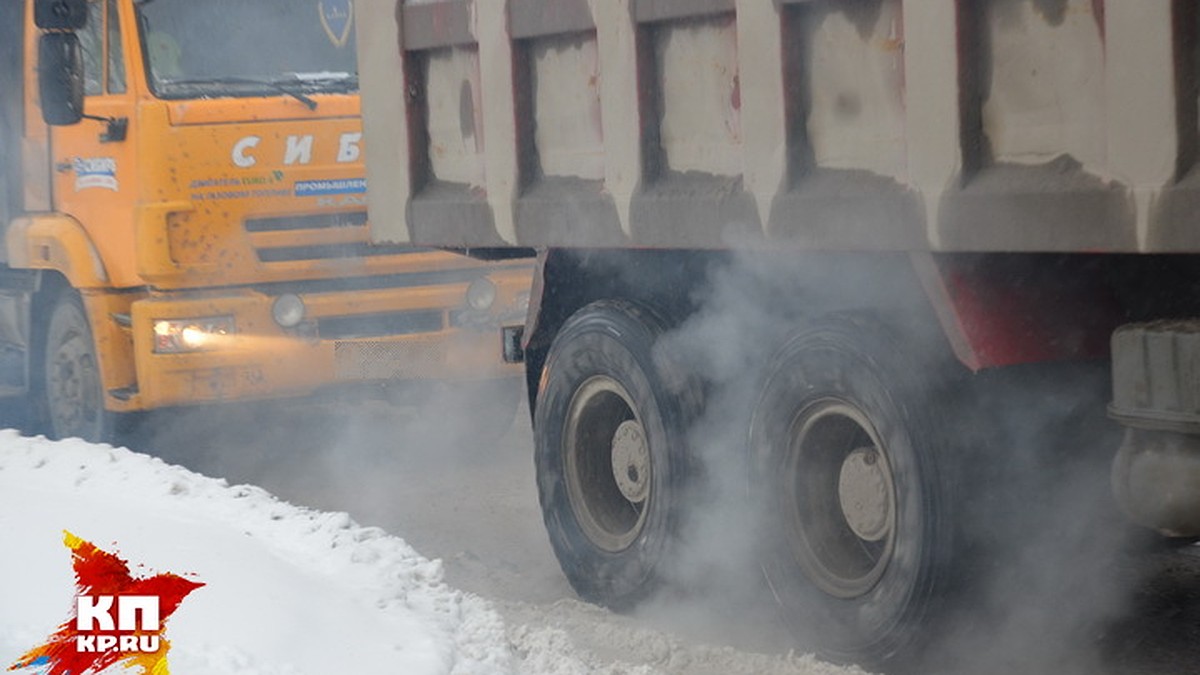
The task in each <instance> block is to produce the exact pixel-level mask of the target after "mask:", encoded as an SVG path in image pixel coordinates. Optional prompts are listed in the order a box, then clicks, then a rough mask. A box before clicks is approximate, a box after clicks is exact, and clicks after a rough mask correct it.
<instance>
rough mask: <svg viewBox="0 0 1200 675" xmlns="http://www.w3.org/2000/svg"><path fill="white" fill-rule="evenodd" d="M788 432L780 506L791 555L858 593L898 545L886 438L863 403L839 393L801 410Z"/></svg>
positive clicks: (841, 588)
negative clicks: (848, 400) (843, 398)
mask: <svg viewBox="0 0 1200 675" xmlns="http://www.w3.org/2000/svg"><path fill="white" fill-rule="evenodd" d="M788 438H789V441H788V447H787V460H786V466H785V467H784V473H783V476H782V478H781V480H782V481H783V492H782V494H783V503H782V504H781V506H782V507H783V508H784V510H785V516H786V517H785V521H784V522H785V523H786V525H785V527H786V532H785V534H786V535H787V537H788V539H789V541H790V545H791V548H792V551H793V555H794V556H795V559H796V563H797V564H798V565H799V566H800V567H801V569H802V570H803V571H804V573H805V575H806V576H807V577H808V578H809V579H810V580H811V581H812V582H813V583H814V584H816V585H817V586H818V587H819V588H820V589H821V590H823V591H825V592H826V593H829V594H830V595H833V596H835V597H840V598H854V597H859V596H862V595H864V594H866V593H868V592H869V591H870V590H871V589H872V588H874V586H875V584H876V583H877V582H878V581H879V579H880V577H882V576H883V573H884V571H885V570H886V569H887V566H888V563H889V562H890V561H891V558H892V553H893V551H894V549H895V539H896V508H895V503H896V492H895V487H894V484H893V480H892V472H891V467H890V466H889V464H888V460H887V454H886V451H885V450H884V446H883V443H882V441H881V440H880V438H879V435H878V433H877V432H876V430H875V427H874V425H872V424H871V422H870V420H869V419H868V418H867V416H866V415H865V414H864V413H863V412H862V411H860V410H859V409H858V408H857V407H855V406H853V405H851V404H849V403H846V402H843V401H841V400H837V399H824V400H821V401H818V402H816V403H813V404H811V405H809V406H807V407H805V408H803V409H802V410H800V411H799V412H798V413H797V414H796V416H795V417H794V418H793V420H792V424H791V426H790V430H789V435H788Z"/></svg>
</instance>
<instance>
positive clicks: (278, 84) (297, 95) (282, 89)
mask: <svg viewBox="0 0 1200 675" xmlns="http://www.w3.org/2000/svg"><path fill="white" fill-rule="evenodd" d="M161 84H164V85H166V86H169V87H200V86H204V85H211V84H248V85H257V86H262V87H268V88H271V89H274V90H275V91H277V92H279V93H281V94H286V95H288V96H291V97H292V98H294V99H296V100H297V101H300V102H301V103H303V104H304V106H305V107H306V108H308V109H309V110H316V109H317V102H316V100H314V99H313V98H312V97H310V96H307V95H305V93H304V92H302V91H300V90H298V89H296V88H294V87H292V86H289V85H290V84H300V83H299V82H295V81H293V80H287V81H286V82H285V81H281V80H257V79H254V78H251V77H208V78H204V79H196V80H162V82H161Z"/></svg>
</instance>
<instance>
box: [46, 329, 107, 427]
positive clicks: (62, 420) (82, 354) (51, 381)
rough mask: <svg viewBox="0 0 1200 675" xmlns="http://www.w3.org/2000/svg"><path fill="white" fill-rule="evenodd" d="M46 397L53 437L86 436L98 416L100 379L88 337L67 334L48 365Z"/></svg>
mask: <svg viewBox="0 0 1200 675" xmlns="http://www.w3.org/2000/svg"><path fill="white" fill-rule="evenodd" d="M47 369H48V370H47V374H46V390H47V391H46V395H47V400H48V402H49V408H50V421H51V423H52V425H53V429H54V431H55V435H56V436H58V437H60V438H66V437H69V436H79V437H82V438H86V437H87V431H88V430H89V427H90V426H92V425H93V424H94V422H95V420H96V417H97V415H98V414H99V409H100V396H99V386H100V385H99V376H98V374H97V371H96V360H95V356H93V354H92V351H91V345H90V341H89V340H88V338H87V336H85V335H81V334H79V333H71V334H69V335H67V336H66V337H65V338H64V339H63V340H62V342H60V343H59V345H58V348H57V349H56V350H55V351H54V353H53V355H52V356H51V357H50V360H49V363H48V364H47Z"/></svg>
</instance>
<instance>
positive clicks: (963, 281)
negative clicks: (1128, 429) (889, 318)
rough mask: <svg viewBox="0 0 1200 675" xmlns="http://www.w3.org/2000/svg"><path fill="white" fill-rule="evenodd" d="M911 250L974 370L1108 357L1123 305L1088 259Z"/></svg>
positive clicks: (957, 351)
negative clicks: (913, 251)
mask: <svg viewBox="0 0 1200 675" xmlns="http://www.w3.org/2000/svg"><path fill="white" fill-rule="evenodd" d="M909 257H910V260H911V261H912V265H913V269H914V270H915V272H916V275H917V278H918V280H919V281H920V283H921V286H922V287H923V289H924V290H925V295H926V297H927V298H928V300H929V304H930V306H931V307H932V308H933V311H934V313H935V314H936V316H937V318H938V323H939V324H941V328H942V332H943V333H944V334H945V336H946V340H947V342H948V343H949V344H950V346H951V348H952V349H953V350H954V355H955V356H956V357H957V358H958V360H959V361H961V362H962V364H963V365H964V366H966V367H967V368H969V369H971V370H972V371H976V372H977V371H980V370H984V369H987V368H997V367H1003V366H1011V365H1018V364H1025V363H1051V362H1060V361H1076V360H1097V359H1105V358H1107V357H1108V342H1109V336H1110V335H1111V334H1112V331H1113V329H1115V328H1116V327H1117V325H1119V324H1120V323H1121V312H1120V307H1119V306H1118V304H1117V303H1116V301H1115V299H1114V298H1113V297H1112V296H1111V294H1110V293H1108V292H1106V289H1105V284H1104V281H1103V278H1102V276H1101V273H1100V271H1099V270H1098V269H1097V268H1095V267H1094V266H1089V263H1088V261H1087V260H1086V259H1080V258H1079V257H1075V258H1065V257H1058V258H1055V257H1048V256H1029V255H1022V254H986V255H971V254H932V253H927V252H918V253H912V254H910V256H909Z"/></svg>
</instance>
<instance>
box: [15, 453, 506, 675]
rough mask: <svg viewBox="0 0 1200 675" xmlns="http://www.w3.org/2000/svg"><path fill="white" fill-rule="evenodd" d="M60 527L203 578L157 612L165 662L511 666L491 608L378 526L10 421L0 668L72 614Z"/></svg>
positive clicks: (306, 668)
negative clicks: (17, 427)
mask: <svg viewBox="0 0 1200 675" xmlns="http://www.w3.org/2000/svg"><path fill="white" fill-rule="evenodd" d="M231 451H236V449H231ZM63 530H70V531H71V532H73V533H75V534H77V535H79V536H81V537H83V538H84V539H87V540H89V541H91V542H93V543H95V544H96V545H97V546H100V547H101V548H104V549H107V550H110V551H113V552H116V553H117V554H118V555H120V556H121V557H122V558H125V559H126V560H128V561H129V563H130V565H131V567H132V569H133V573H134V574H135V575H138V576H141V575H145V574H152V573H155V572H174V573H176V574H180V575H184V576H189V577H190V578H194V579H195V580H198V581H201V582H203V583H204V584H205V586H204V587H203V588H201V589H198V590H197V591H195V592H194V593H192V595H191V596H190V597H188V598H187V599H186V600H185V601H184V603H183V605H181V607H180V609H179V610H178V611H177V612H176V613H175V615H174V616H173V617H172V618H171V619H170V621H169V623H168V628H167V633H166V634H167V637H168V639H170V640H171V643H172V648H171V652H170V657H169V662H170V665H171V670H172V672H173V673H175V674H176V675H190V674H201V673H204V674H213V675H224V674H226V673H228V674H230V675H232V674H234V673H236V674H238V675H255V674H259V673H261V674H267V673H271V674H275V673H279V674H284V673H286V674H305V673H311V674H313V675H328V674H329V673H338V672H355V673H493V672H511V671H512V666H513V664H512V656H511V653H510V651H509V648H508V645H507V639H506V636H505V629H504V625H503V622H502V620H501V619H500V617H499V615H498V614H497V613H496V612H495V610H494V609H493V608H492V607H491V606H490V605H489V604H488V603H487V602H485V601H484V600H482V599H480V598H477V597H475V596H471V595H468V594H464V593H461V592H458V591H455V590H453V589H451V588H449V587H448V586H446V585H445V583H443V581H442V568H441V564H440V562H436V561H430V560H426V559H424V558H422V557H421V556H420V555H419V554H417V553H416V552H415V551H414V550H413V549H412V548H411V547H409V546H408V544H406V543H405V542H404V541H402V540H400V539H397V538H395V537H391V536H387V535H386V534H385V533H384V532H383V531H382V530H379V529H376V528H364V527H360V526H358V525H356V524H355V523H354V522H353V521H352V520H351V519H350V518H349V516H347V515H345V514H340V513H321V512H316V511H310V510H306V509H302V508H297V507H295V506H292V505H289V504H286V503H283V502H280V501H278V500H277V499H275V498H274V497H272V496H271V495H269V494H268V493H266V492H265V491H263V490H261V489H259V488H255V487H250V486H229V485H227V484H226V483H225V482H224V481H221V480H214V479H211V478H205V477H203V476H199V475H196V474H193V473H191V472H189V471H187V470H185V469H183V468H180V467H177V466H170V465H167V464H165V463H163V462H161V461H160V460H157V459H154V458H151V457H147V456H145V455H140V454H137V453H134V452H131V451H129V450H126V449H124V448H112V447H109V446H97V445H92V444H88V443H83V442H81V441H63V442H50V441H47V440H45V439H41V438H36V439H30V438H23V437H21V436H19V435H17V434H16V433H15V432H13V431H0V551H2V552H3V555H0V667H7V666H8V665H10V664H12V663H13V662H14V661H15V660H16V659H17V658H18V657H19V656H20V655H21V654H22V653H24V652H25V651H26V650H28V649H30V648H32V647H34V646H35V645H37V644H40V643H41V641H42V640H44V639H45V638H46V637H47V636H48V635H49V634H50V633H52V632H53V631H54V630H55V629H56V627H57V626H58V625H59V624H60V623H62V622H63V621H64V620H66V619H67V617H68V615H69V613H70V610H71V607H72V606H73V602H74V590H75V589H74V578H73V575H72V570H71V566H70V554H69V551H68V550H67V549H66V547H64V546H63V544H62V531H63ZM141 566H144V567H141Z"/></svg>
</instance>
